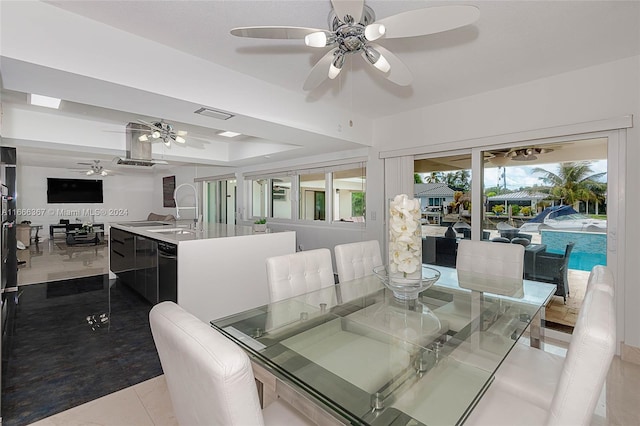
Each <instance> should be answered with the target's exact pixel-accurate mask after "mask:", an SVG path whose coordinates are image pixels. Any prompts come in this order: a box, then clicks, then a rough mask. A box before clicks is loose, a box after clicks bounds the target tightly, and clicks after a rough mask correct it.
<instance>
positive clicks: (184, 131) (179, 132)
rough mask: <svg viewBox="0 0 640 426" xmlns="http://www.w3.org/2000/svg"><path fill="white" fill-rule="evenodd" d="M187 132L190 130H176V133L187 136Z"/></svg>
mask: <svg viewBox="0 0 640 426" xmlns="http://www.w3.org/2000/svg"><path fill="white" fill-rule="evenodd" d="M187 133H189V132H187V131H186V130H178V131H177V132H176V134H177V135H178V136H187Z"/></svg>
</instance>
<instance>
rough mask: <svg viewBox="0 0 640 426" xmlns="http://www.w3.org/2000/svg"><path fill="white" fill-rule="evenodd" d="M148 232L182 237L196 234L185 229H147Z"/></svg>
mask: <svg viewBox="0 0 640 426" xmlns="http://www.w3.org/2000/svg"><path fill="white" fill-rule="evenodd" d="M147 231H148V232H157V233H158V234H172V235H181V234H195V232H194V231H192V230H190V229H185V228H168V229H166V228H161V229H147Z"/></svg>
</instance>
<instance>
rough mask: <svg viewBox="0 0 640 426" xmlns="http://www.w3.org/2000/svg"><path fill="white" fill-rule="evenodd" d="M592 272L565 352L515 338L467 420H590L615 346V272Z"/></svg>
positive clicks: (483, 422) (482, 422)
mask: <svg viewBox="0 0 640 426" xmlns="http://www.w3.org/2000/svg"><path fill="white" fill-rule="evenodd" d="M601 268H604V267H599V269H598V270H596V271H594V273H592V274H591V276H590V282H589V283H588V284H587V291H586V294H585V298H584V302H583V304H582V307H581V309H580V313H579V314H578V320H577V322H576V325H575V328H574V331H573V335H572V336H571V343H570V344H569V349H568V351H567V355H566V357H565V358H564V359H563V358H562V357H558V356H555V355H553V354H549V353H546V352H544V351H542V350H540V349H535V348H531V347H526V346H524V345H521V344H518V345H516V347H515V348H514V350H513V351H512V352H511V353H510V354H509V356H507V358H506V359H505V361H504V363H503V365H502V366H501V367H500V369H498V372H497V373H496V378H495V380H494V382H493V384H492V385H491V386H490V387H489V389H488V390H487V392H486V393H485V395H484V396H483V397H482V399H481V400H480V402H479V403H478V405H477V406H476V408H475V409H474V411H473V412H472V413H471V415H470V417H469V419H468V420H467V422H466V423H465V424H470V425H478V426H484V425H513V424H531V425H553V426H564V425H572V426H573V425H585V426H586V425H589V424H591V419H592V416H593V412H594V410H595V407H596V404H597V402H598V399H599V397H600V393H601V392H602V387H603V385H604V382H605V380H606V377H607V373H608V371H609V367H610V365H611V360H612V359H613V355H614V353H615V348H616V337H615V336H616V317H615V301H614V297H613V291H612V289H613V277H612V275H611V273H610V272H609V271H607V270H606V269H601Z"/></svg>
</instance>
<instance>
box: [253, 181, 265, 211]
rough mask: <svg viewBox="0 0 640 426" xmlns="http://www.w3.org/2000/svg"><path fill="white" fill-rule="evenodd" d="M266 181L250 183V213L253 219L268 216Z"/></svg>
mask: <svg viewBox="0 0 640 426" xmlns="http://www.w3.org/2000/svg"><path fill="white" fill-rule="evenodd" d="M268 183H269V180H268V179H256V180H254V181H252V182H251V194H252V203H251V205H252V213H253V216H254V217H267V215H268V214H269V213H268V211H267V206H268V205H269V204H268V201H269V197H268V196H267V195H268V190H267V188H268Z"/></svg>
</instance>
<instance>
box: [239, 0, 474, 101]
mask: <svg viewBox="0 0 640 426" xmlns="http://www.w3.org/2000/svg"><path fill="white" fill-rule="evenodd" d="M331 4H332V5H333V10H332V11H331V13H330V14H329V27H330V29H329V30H324V29H318V28H305V27H286V26H258V27H239V28H234V29H232V30H231V34H232V35H235V36H238V37H250V38H268V39H304V42H305V44H306V45H307V46H309V47H317V48H324V47H331V50H330V51H329V52H327V53H326V54H325V55H324V56H323V57H322V58H321V59H320V60H319V61H318V62H317V63H316V64H315V65H314V66H313V68H312V69H311V71H310V72H309V75H308V77H307V79H306V81H305V83H304V86H303V88H304V90H312V89H314V88H316V87H318V86H319V85H320V84H321V83H322V82H323V81H324V80H325V79H327V78H330V79H334V78H336V77H337V76H338V74H340V71H341V70H342V67H343V65H344V61H345V58H346V56H347V55H352V54H355V53H359V54H360V55H361V56H362V57H363V58H364V59H365V61H366V62H367V63H369V64H370V65H371V66H373V67H375V68H376V69H377V70H378V71H380V72H381V74H382V75H383V76H384V77H385V78H386V79H388V80H389V81H391V82H393V83H395V84H398V85H400V86H408V85H409V84H411V82H412V81H413V77H412V75H411V71H409V69H408V68H407V66H406V65H405V64H404V63H403V62H402V61H401V60H400V59H398V57H397V56H396V55H394V54H393V53H391V52H390V51H388V50H387V49H385V48H384V47H382V46H381V45H380V44H378V43H373V41H375V40H378V39H389V38H402V37H417V36H423V35H428V34H435V33H439V32H443V31H448V30H452V29H455V28H459V27H463V26H465V25H469V24H471V23H473V22H475V21H476V20H477V19H478V17H479V16H480V11H479V10H478V8H477V7H475V6H467V5H447V6H437V7H429V8H425V9H417V10H411V11H407V12H402V13H398V14H396V15H392V16H388V17H386V18H383V19H380V20H378V21H376V18H375V14H374V12H373V10H372V9H371V8H370V7H368V6H365V5H364V0H331Z"/></svg>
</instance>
